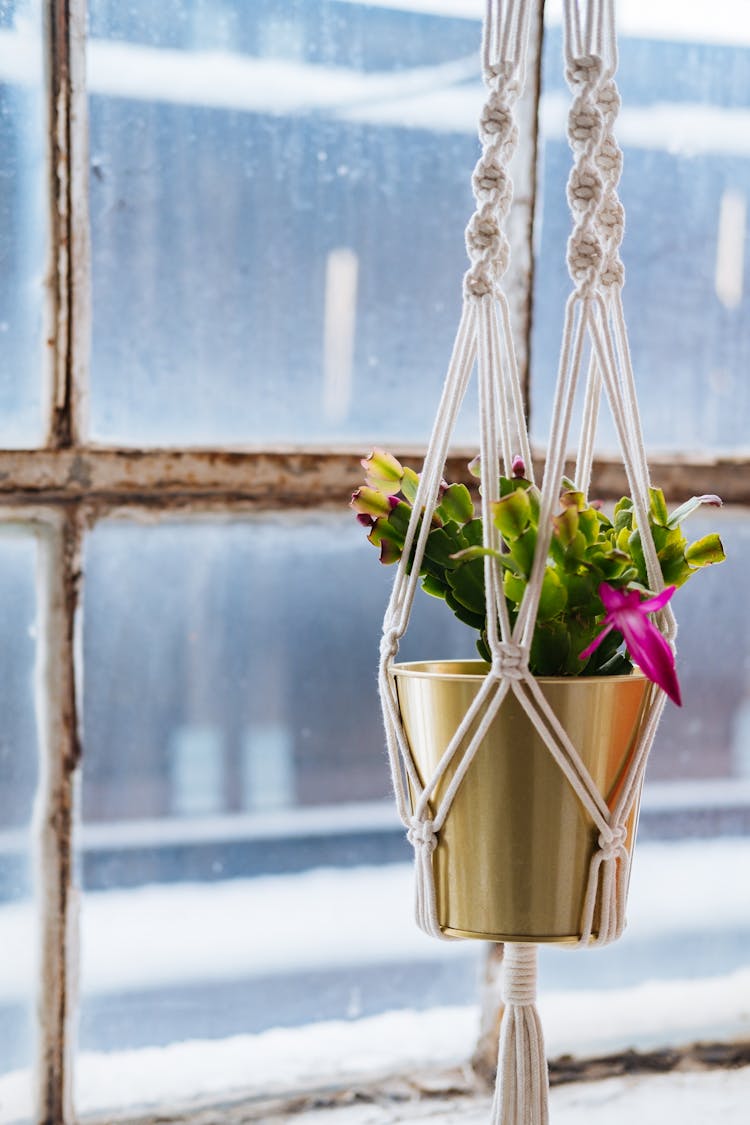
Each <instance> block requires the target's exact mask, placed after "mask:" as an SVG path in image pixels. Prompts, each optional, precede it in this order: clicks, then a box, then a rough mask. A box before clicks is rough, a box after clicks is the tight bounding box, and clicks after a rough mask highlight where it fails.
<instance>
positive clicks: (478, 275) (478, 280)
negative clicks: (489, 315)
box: [464, 267, 497, 300]
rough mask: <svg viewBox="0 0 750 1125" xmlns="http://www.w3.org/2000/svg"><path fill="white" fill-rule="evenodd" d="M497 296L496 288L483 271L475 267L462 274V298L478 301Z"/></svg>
mask: <svg viewBox="0 0 750 1125" xmlns="http://www.w3.org/2000/svg"><path fill="white" fill-rule="evenodd" d="M490 294H491V295H492V296H496V295H497V286H496V285H495V282H494V281H493V279H492V278H491V277H488V276H487V273H486V271H485V270H482V269H479V268H478V267H475V268H474V269H470V270H467V272H466V273H465V274H464V296H465V297H476V298H477V299H478V300H479V299H481V298H482V297H487V296H488V295H490Z"/></svg>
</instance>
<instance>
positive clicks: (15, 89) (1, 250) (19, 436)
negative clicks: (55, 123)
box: [0, 0, 47, 447]
mask: <svg viewBox="0 0 750 1125" xmlns="http://www.w3.org/2000/svg"><path fill="white" fill-rule="evenodd" d="M40 13H41V5H40V4H37V3H35V2H34V0H0V148H1V149H2V153H3V168H2V190H1V191H0V262H2V270H0V444H2V445H4V446H10V447H23V446H28V445H34V444H36V443H37V442H38V441H39V440H40V439H41V436H42V415H41V392H42V375H41V372H42V359H43V332H44V325H43V313H44V289H43V284H44V274H45V265H46V262H45V257H46V250H47V218H46V216H47V205H46V200H45V187H46V183H47V179H46V172H45V131H44V117H45V107H44V90H43V84H42V46H41V29H40Z"/></svg>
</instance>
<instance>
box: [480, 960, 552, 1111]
mask: <svg viewBox="0 0 750 1125" xmlns="http://www.w3.org/2000/svg"><path fill="white" fill-rule="evenodd" d="M536 972H537V947H536V946H535V945H518V944H515V943H511V942H508V943H506V945H505V954H504V958H503V1000H504V1002H505V1011H504V1012H503V1022H502V1024H501V1026H500V1050H499V1054H498V1064H497V1086H496V1089H495V1098H494V1101H493V1103H492V1116H491V1122H492V1125H547V1123H548V1121H549V1114H548V1109H547V1089H548V1079H547V1059H546V1056H545V1053H544V1036H543V1034H542V1024H541V1020H540V1019H539V1013H538V1011H537V1009H536Z"/></svg>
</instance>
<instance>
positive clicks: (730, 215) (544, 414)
mask: <svg viewBox="0 0 750 1125" xmlns="http://www.w3.org/2000/svg"><path fill="white" fill-rule="evenodd" d="M625 7H626V6H625V5H623V8H625ZM644 11H645V10H643V9H640V8H639V9H638V11H637V12H636V10H635V9H634V11H633V14H632V15H631V16H630V17H628V13H626V14H625V15H624V16H623V19H624V20H626V22H627V26H629V27H630V29H631V35H632V37H631V35H624V36H622V37H621V41H620V67H619V72H618V78H617V81H618V85H619V88H620V92H621V95H622V99H623V107H622V111H621V115H620V121H619V123H618V125H617V127H616V133H617V135H618V138H619V140H620V143H621V145H622V148H623V151H624V171H623V177H622V183H621V185H620V195H621V198H622V201H623V204H624V206H625V209H626V212H627V227H626V231H625V240H624V243H623V249H622V257H623V261H624V264H625V270H626V285H625V290H624V296H623V299H624V303H625V311H626V315H627V317H628V324H629V331H630V342H631V347H632V353H633V362H634V366H635V373H636V379H637V385H638V393H639V398H640V404H641V412H642V415H643V423H644V429H645V434H646V441H647V444H648V446H649V448H650V449H651V450H652V451H656V450H665V451H678V452H687V451H689V452H690V453H696V452H700V451H702V450H703V451H706V450H708V451H710V450H744V451H747V450H748V448H749V445H748V432H750V379H748V375H747V372H748V366H749V365H750V317H749V316H748V311H750V292H749V290H748V285H747V276H748V269H747V267H748V252H747V246H748V240H747V208H748V200H749V199H750V150H749V149H748V146H747V143H746V138H747V135H748V124H747V121H748V120H750V119H749V118H748V96H747V90H748V79H749V78H750V47H749V46H748V45H747V37H746V36H745V37H744V39H745V43H744V45H739V44H740V43H741V42H742V40H741V39H740V40H737V38H736V35H735V30H736V29H733V28H730V27H728V25H727V23H726V17H724V18H723V19H719V18H718V16H717V23H716V26H714V27H713V31H712V35H711V38H712V39H716V40H717V42H711V43H706V44H704V43H701V42H700V41H697V42H696V41H694V40H693V38H692V37H691V32H690V29H689V28H681V27H678V26H677V25H675V27H674V29H673V34H672V35H670V36H668V38H669V39H672V40H674V41H673V42H667V41H665V39H649V38H648V33H647V32H646V31H643V32H638V30H637V18H640V19H643V18H645V17H644ZM722 11H723V8H722ZM674 12H675V13H676V12H677V9H676V8H675V9H674ZM639 13H640V14H639ZM719 15H721V12H720V13H719ZM666 18H667V17H665V19H666ZM683 36H684V38H683ZM665 38H667V37H665ZM722 40H723V42H722ZM735 42H736V43H737V44H738V45H730V44H733V43H735ZM543 89H544V95H543V99H542V114H541V121H542V124H541V142H542V143H541V150H540V151H541V156H540V161H541V166H540V209H539V213H538V228H539V229H538V231H537V236H538V237H537V241H538V264H537V271H536V278H535V289H534V305H535V316H534V332H533V348H532V350H533V357H534V358H533V369H534V370H533V380H532V429H533V433H534V436H535V437H536V439H537V440H538V441H540V442H544V441H546V438H547V434H548V428H549V424H550V418H551V410H552V396H553V391H554V379H555V376H556V370H557V357H558V352H559V346H560V336H561V331H562V316H563V309H564V304H565V300H566V297H567V295H568V293H569V292H570V290H571V282H570V278H569V276H568V273H567V267H566V263H565V246H566V241H567V238H568V235H569V233H570V230H571V219H570V214H569V211H568V207H567V203H566V195H565V184H566V180H567V176H568V172H569V168H570V165H571V160H572V157H571V153H570V150H569V148H568V144H567V141H566V139H565V114H566V111H567V105H568V102H569V97H570V95H569V91H568V89H567V87H566V86H565V83H564V80H563V75H562V64H561V30H560V27H559V25H557V24H556V25H553V26H551V27H549V28H548V33H547V36H546V41H545V52H544V80H543ZM573 433H574V440H575V436H576V435H577V429H575V430H574V431H573ZM600 437H601V447H602V448H608V449H616V448H617V439H616V434H615V430H614V426H613V424H612V422H611V420H610V417H609V413H608V411H606V410H604V411H603V413H602V426H601V431H600Z"/></svg>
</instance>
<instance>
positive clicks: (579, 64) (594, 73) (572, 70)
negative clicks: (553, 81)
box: [565, 54, 604, 87]
mask: <svg viewBox="0 0 750 1125" xmlns="http://www.w3.org/2000/svg"><path fill="white" fill-rule="evenodd" d="M603 69H604V64H603V63H602V60H601V59H600V58H599V56H598V55H593V54H592V55H579V56H577V57H576V58H574V59H571V61H570V63H569V65H568V66H567V67H566V68H565V77H566V79H567V81H568V84H569V85H570V86H578V87H587V86H588V87H593V86H595V85H596V84H597V82H598V81H599V79H600V78H601V75H602V71H603Z"/></svg>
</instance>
